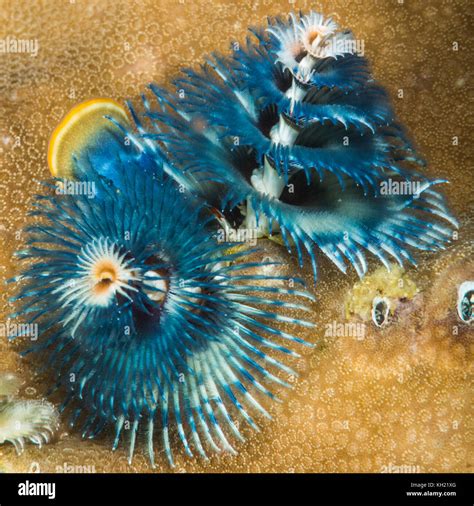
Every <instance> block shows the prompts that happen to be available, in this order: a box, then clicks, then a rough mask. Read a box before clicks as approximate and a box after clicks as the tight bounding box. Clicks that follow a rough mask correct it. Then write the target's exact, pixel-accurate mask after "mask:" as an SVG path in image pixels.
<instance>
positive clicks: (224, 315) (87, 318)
mask: <svg viewBox="0 0 474 506" xmlns="http://www.w3.org/2000/svg"><path fill="white" fill-rule="evenodd" d="M111 146H114V144H111ZM115 146H116V145H115ZM93 160H94V161H97V159H94V158H93ZM78 163H82V165H80V166H79V167H78V169H77V173H78V174H87V177H88V178H89V181H90V182H93V183H94V185H95V186H96V189H97V198H95V199H90V198H89V197H88V196H87V195H61V196H57V195H52V196H43V197H40V198H39V201H38V205H37V210H36V211H35V212H34V213H33V214H35V215H37V216H38V218H39V222H38V223H37V224H35V225H32V226H30V227H29V228H28V240H27V242H28V247H27V248H26V249H25V250H23V251H20V252H19V253H18V256H19V257H21V258H22V259H26V260H28V261H29V262H30V264H31V265H30V266H29V267H28V268H27V269H26V270H25V272H24V274H23V275H22V276H21V283H22V287H21V290H20V293H19V295H18V296H17V297H16V299H20V300H21V302H22V308H21V310H20V311H19V313H18V314H16V315H14V316H15V317H19V316H26V315H28V316H29V317H30V320H29V321H30V323H33V322H35V321H39V322H40V325H41V329H42V335H43V338H42V342H41V343H38V344H37V345H33V347H32V348H31V350H30V351H34V352H37V353H38V352H43V353H44V352H47V355H48V356H47V363H46V366H47V367H50V368H51V369H52V370H53V371H54V372H55V375H56V379H57V385H56V386H57V387H61V388H62V389H63V390H65V391H66V392H67V393H68V396H67V399H66V403H65V404H71V405H72V406H73V407H74V409H73V414H72V422H73V423H75V422H76V419H77V420H78V421H81V423H82V424H83V429H82V431H83V436H84V437H93V436H95V435H96V434H98V433H99V432H100V431H101V430H102V429H103V428H104V427H105V426H107V425H108V424H111V423H112V424H114V425H115V427H116V441H115V444H114V446H116V445H117V444H118V442H119V438H120V434H121V432H122V430H123V427H124V426H127V425H130V459H131V457H132V455H133V451H134V445H135V438H136V432H137V430H138V427H139V423H140V422H143V425H145V428H146V433H147V441H148V452H149V456H150V460H151V462H152V463H153V462H154V451H153V429H154V426H155V424H156V423H158V422H159V424H160V427H161V434H162V439H163V447H164V449H165V451H166V455H167V457H168V460H169V461H170V462H171V463H173V457H172V450H171V444H170V436H169V431H170V427H172V430H173V431H176V432H177V434H178V437H179V439H180V440H181V442H182V444H183V445H184V448H185V451H186V452H187V453H188V454H189V455H192V452H193V451H197V452H198V453H200V454H201V455H203V456H204V457H206V456H207V453H208V452H209V451H212V450H214V451H221V450H227V451H230V452H235V450H234V448H233V446H232V443H231V441H230V440H229V437H230V436H229V432H230V434H231V435H233V436H234V437H235V438H237V439H243V436H242V434H241V431H240V430H239V429H238V423H237V421H236V420H238V419H242V420H244V421H246V422H247V423H248V424H249V425H250V426H251V427H253V428H257V423H256V421H255V420H254V415H252V414H251V410H254V411H256V412H259V413H260V414H262V415H264V416H267V417H268V416H269V415H268V412H267V411H266V409H265V407H264V406H263V403H262V400H261V399H259V396H261V395H263V396H267V397H270V398H274V394H273V393H272V392H271V391H270V386H271V384H274V385H286V386H289V384H288V382H287V381H285V380H284V379H282V376H281V374H280V375H279V374H278V371H280V372H283V373H284V374H285V375H286V376H287V375H289V374H294V371H292V369H291V368H289V367H287V366H286V365H285V364H284V363H283V362H282V361H280V359H279V358H278V357H275V356H273V355H275V354H276V355H281V356H285V355H294V356H296V353H295V352H294V351H292V350H290V349H289V348H288V347H287V345H286V343H295V342H297V343H300V344H305V343H304V341H302V340H301V339H299V338H296V337H294V336H293V335H291V334H289V333H288V332H286V331H284V330H281V329H280V328H279V327H280V326H281V325H285V324H290V325H299V326H301V325H303V326H309V327H310V326H312V324H311V323H308V322H306V321H304V320H299V319H295V318H291V317H288V316H284V315H283V314H280V311H279V310H280V309H282V308H286V309H288V308H293V309H296V310H303V311H304V310H306V306H304V305H302V304H301V303H300V302H298V301H297V302H294V303H292V302H290V301H286V302H284V301H283V300H282V298H283V297H284V296H288V297H289V298H293V297H294V298H297V299H312V296H311V295H310V294H308V293H307V292H305V291H304V290H298V289H290V288H283V287H282V286H281V285H280V286H273V285H274V284H275V283H273V282H272V277H271V276H264V275H261V274H258V273H255V267H258V265H255V264H249V263H246V262H245V261H244V260H243V256H244V255H245V253H243V252H241V253H233V254H230V253H229V252H228V249H229V245H228V244H225V243H224V244H219V243H217V242H216V238H215V237H214V236H213V234H211V233H209V230H208V228H207V227H208V226H209V220H211V219H213V217H212V215H211V214H209V213H206V211H205V209H203V207H202V205H200V204H197V203H196V202H195V200H194V199H193V198H192V197H190V196H186V195H183V194H182V193H181V192H180V190H179V187H178V186H177V185H176V184H175V182H174V181H173V180H172V179H170V178H169V177H168V176H166V175H165V174H161V175H160V176H159V175H157V174H156V172H153V171H150V170H148V168H147V163H146V157H144V156H143V155H137V154H136V153H133V154H132V152H131V151H130V154H128V155H127V150H126V149H125V148H124V147H123V146H122V148H121V151H120V156H118V157H117V158H116V159H115V162H114V179H115V182H112V181H111V180H110V179H108V178H106V177H105V176H101V175H100V174H98V173H97V172H96V171H95V170H94V167H93V166H84V163H86V162H85V158H84V159H83V160H82V162H78ZM18 281H20V280H18ZM279 281H280V282H281V279H279ZM296 282H297V283H298V281H297V280H296Z"/></svg>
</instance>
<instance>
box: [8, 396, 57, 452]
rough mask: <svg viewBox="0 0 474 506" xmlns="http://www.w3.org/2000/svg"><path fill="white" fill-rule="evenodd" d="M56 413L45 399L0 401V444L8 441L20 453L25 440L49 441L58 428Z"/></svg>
mask: <svg viewBox="0 0 474 506" xmlns="http://www.w3.org/2000/svg"><path fill="white" fill-rule="evenodd" d="M58 426H59V421H58V413H57V412H56V409H55V407H54V406H53V405H52V404H51V403H49V402H45V401H36V400H16V401H3V402H2V401H0V444H2V443H5V442H9V443H12V444H13V445H14V446H15V449H16V451H17V452H18V453H22V452H23V450H24V448H25V443H26V442H28V441H29V442H31V443H34V444H36V445H38V446H40V447H41V446H42V445H43V444H46V443H49V442H50V441H51V439H52V437H53V435H54V433H55V432H56V430H57V429H58Z"/></svg>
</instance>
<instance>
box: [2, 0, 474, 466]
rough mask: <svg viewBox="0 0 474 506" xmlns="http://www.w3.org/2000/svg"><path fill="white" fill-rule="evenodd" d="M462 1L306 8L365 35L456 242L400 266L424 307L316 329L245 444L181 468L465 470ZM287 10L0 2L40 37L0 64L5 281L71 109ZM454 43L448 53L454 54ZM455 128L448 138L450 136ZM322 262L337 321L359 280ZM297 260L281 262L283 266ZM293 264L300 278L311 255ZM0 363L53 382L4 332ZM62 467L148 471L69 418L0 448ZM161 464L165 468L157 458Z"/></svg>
mask: <svg viewBox="0 0 474 506" xmlns="http://www.w3.org/2000/svg"><path fill="white" fill-rule="evenodd" d="M303 7H304V6H303ZM468 8H469V2H467V1H461V0H459V1H455V2H452V1H448V0H442V1H440V2H419V3H416V2H403V3H397V2H393V3H390V4H389V3H383V4H381V3H380V2H376V1H370V0H368V1H364V2H359V1H354V2H350V3H348V2H346V1H345V0H340V1H339V0H336V1H333V2H331V3H330V5H329V4H327V3H326V2H322V3H321V7H320V8H319V7H318V10H321V11H325V12H337V13H338V17H336V18H335V19H337V20H338V21H340V24H341V25H342V26H351V27H353V28H354V29H355V30H356V33H357V37H358V38H361V39H364V40H365V49H366V53H367V56H368V57H369V58H370V61H371V64H372V68H373V73H374V75H375V76H376V77H377V79H378V80H380V82H383V84H384V85H385V86H386V87H387V90H388V92H389V94H390V96H391V97H392V98H393V99H394V101H395V103H394V106H395V109H396V111H397V115H398V117H399V118H400V119H401V120H402V121H403V122H404V123H405V124H407V126H408V127H409V130H410V132H411V133H412V134H413V137H414V138H415V139H416V140H417V144H418V145H419V146H420V148H421V149H422V152H423V154H424V155H425V156H426V158H427V159H428V160H429V166H428V169H427V174H429V175H431V176H432V177H433V176H434V175H435V174H436V175H437V176H439V175H441V174H442V175H443V176H445V177H447V178H448V179H449V180H450V181H451V183H452V184H451V185H449V186H446V187H445V189H444V191H445V192H446V193H447V195H448V197H449V200H450V203H451V204H452V206H453V211H454V214H455V215H456V216H457V217H459V218H460V222H461V232H460V234H459V237H458V239H457V241H456V242H457V244H456V246H455V249H454V250H450V251H448V252H446V253H445V254H443V256H442V257H441V258H440V259H439V260H438V261H436V262H435V259H434V257H433V256H426V255H423V254H422V255H421V256H418V257H417V258H418V259H419V260H420V264H419V268H418V270H417V271H413V270H410V276H411V278H412V279H414V281H415V282H416V286H417V287H419V289H420V291H421V293H422V294H423V296H424V298H425V300H426V301H428V304H427V305H426V307H425V308H424V309H423V310H419V311H418V312H417V313H415V315H414V316H413V318H410V319H409V322H410V326H408V325H407V324H406V322H405V323H401V324H400V325H396V326H393V325H391V326H387V327H386V328H385V329H383V331H382V332H383V334H380V332H378V331H376V330H375V329H372V328H371V327H370V328H371V329H372V330H371V331H370V338H368V339H364V340H356V339H350V338H349V339H347V338H334V339H326V340H325V341H324V342H323V347H322V348H317V349H314V350H311V351H310V350H308V351H307V352H306V353H305V358H304V359H300V360H291V361H290V362H292V364H293V365H294V367H295V368H296V369H297V371H299V372H300V375H301V377H300V380H299V382H298V383H297V385H296V388H295V389H294V390H293V391H292V392H290V393H288V394H286V393H284V392H283V393H281V396H282V397H284V398H285V399H286V400H287V402H285V403H284V404H281V405H273V406H271V407H270V412H271V414H272V415H273V416H274V417H277V419H278V424H273V425H272V427H271V429H269V430H265V431H263V432H261V433H260V434H254V435H251V434H250V433H248V435H249V442H248V444H246V445H244V446H243V447H242V449H241V452H240V454H239V455H238V456H236V457H232V458H230V457H226V456H221V457H219V458H216V457H213V458H211V460H210V462H208V463H203V462H202V461H199V460H197V459H196V460H191V459H186V458H185V456H184V455H177V456H176V466H177V470H178V471H187V472H200V471H218V472H220V471H263V472H265V471H283V472H288V471H296V472H303V471H316V472H319V471H322V472H324V471H326V472H328V471H369V472H380V471H381V470H383V469H389V466H390V464H392V469H393V468H394V466H395V467H396V466H397V465H405V466H407V465H408V466H413V467H414V468H418V469H419V470H421V471H428V472H431V471H438V472H439V471H467V470H469V469H470V466H472V462H471V461H470V455H472V452H469V451H468V448H469V447H470V446H472V434H473V432H472V417H469V416H468V414H469V402H468V401H469V391H470V389H471V388H472V342H470V340H469V333H468V332H467V327H466V326H464V327H462V326H461V325H460V324H459V321H458V320H457V319H456V315H455V311H454V312H453V307H454V306H455V304H456V291H457V286H458V285H459V284H460V283H461V282H462V281H464V280H465V279H466V277H469V276H471V279H472V271H469V265H472V262H471V263H470V260H469V259H470V258H472V249H470V248H468V247H467V242H468V240H469V237H472V226H471V225H472V224H470V221H469V216H468V213H467V206H466V202H469V199H470V198H471V189H470V187H469V185H467V184H466V181H468V180H469V177H470V173H469V170H468V168H469V167H470V164H469V163H468V162H469V159H470V158H472V143H466V142H464V141H465V139H464V137H463V135H462V133H461V130H460V125H462V124H466V123H469V122H470V121H472V112H471V110H470V109H469V108H467V107H466V106H465V104H466V100H467V95H468V88H467V86H466V83H467V81H468V72H469V69H468V66H467V65H466V62H468V61H470V60H472V55H471V53H472V47H474V46H473V45H472V43H471V42H470V37H471V31H470V24H469V20H468V17H467V15H466V13H467V12H468ZM287 11H288V2H287V1H286V0H285V1H283V0H281V1H272V2H270V1H267V0H263V1H262V2H258V3H256V2H254V3H252V2H247V3H237V2H236V3H232V2H219V1H215V2H207V1H200V0H198V1H195V2H188V1H186V0H184V1H183V2H181V1H180V2H171V3H169V2H163V3H156V2H147V1H144V2H142V3H141V8H140V9H135V8H132V7H131V6H130V4H129V3H128V2H120V1H119V2H108V1H104V2H88V3H87V6H86V5H85V4H84V3H83V2H81V1H76V2H66V4H65V5H64V6H61V8H58V7H57V6H56V5H54V6H53V5H51V3H49V2H42V1H36V0H34V1H32V2H28V3H27V4H26V2H15V3H14V2H10V3H9V4H8V5H6V6H4V8H3V9H1V10H0V16H4V18H3V19H2V28H4V30H5V33H8V34H17V36H18V37H20V36H23V37H25V38H28V37H38V39H39V42H40V51H39V53H38V56H37V57H36V58H32V57H30V56H29V55H27V54H18V55H3V56H4V57H3V58H2V59H1V60H0V68H1V71H0V89H1V96H0V117H1V118H2V120H3V123H0V131H1V143H0V157H1V162H2V164H1V166H0V174H1V188H2V196H3V198H2V199H0V209H1V211H2V212H1V215H0V234H1V236H2V240H3V248H2V251H1V252H0V256H1V259H2V262H1V266H0V272H1V274H2V278H8V277H11V276H12V275H14V273H15V272H16V269H17V262H16V260H12V252H13V251H15V250H17V249H18V247H19V243H21V241H22V235H21V234H20V232H19V231H20V229H21V228H22V226H23V224H24V221H25V213H26V211H27V210H29V209H30V208H31V199H32V195H34V194H35V193H37V191H38V188H39V187H38V184H37V181H38V180H44V179H45V178H46V177H47V176H48V169H47V164H46V156H45V153H46V148H47V142H48V139H49V136H50V134H51V132H52V130H53V129H54V127H55V126H56V125H57V123H58V122H59V120H60V119H61V117H62V116H63V115H64V114H65V113H66V112H67V111H68V110H69V109H70V108H71V107H72V106H73V105H74V104H76V103H78V102H80V101H83V100H86V99H88V98H91V97H96V96H111V97H113V98H115V99H117V100H123V99H125V98H126V97H131V96H134V95H136V94H138V93H139V92H141V91H142V89H143V84H144V83H146V82H150V81H157V82H158V83H160V84H161V83H165V82H167V81H168V79H170V78H171V77H172V76H175V75H176V73H177V71H178V70H179V69H180V68H181V67H182V66H183V65H185V66H193V65H195V64H196V63H197V62H199V61H202V55H203V54H206V53H210V52H211V51H213V50H215V49H216V48H224V47H226V45H227V43H228V40H229V37H230V38H232V39H236V40H242V37H244V36H245V31H246V30H247V26H251V25H257V24H261V23H262V22H264V20H265V17H266V16H267V15H279V14H281V13H282V12H287ZM200 19H205V20H206V23H205V29H204V25H203V24H201V23H198V22H196V20H200ZM454 42H456V43H457V44H458V46H459V48H460V49H459V51H454V50H453V43H454ZM447 89H449V90H450V92H449V93H446V90H447ZM455 136H457V138H458V141H459V142H458V144H453V142H454V141H453V137H455ZM265 247H266V249H267V250H268V253H266V254H265V256H266V257H268V256H272V258H274V259H277V258H279V259H280V260H282V261H285V262H287V261H288V257H287V256H284V255H282V251H281V249H279V248H277V246H276V245H274V244H271V243H268V245H266V246H265ZM257 259H258V260H261V257H257ZM320 263H321V265H320V271H324V276H322V277H321V279H320V282H319V284H318V285H317V289H316V295H317V296H318V313H317V320H316V321H317V323H318V325H321V329H323V330H324V328H325V325H327V324H328V323H331V322H333V321H334V320H336V321H337V322H341V321H344V320H343V319H342V315H343V314H344V313H343V311H344V307H343V302H344V300H345V298H346V296H347V294H348V293H350V290H351V287H352V284H353V283H354V281H355V278H354V276H353V275H352V274H351V273H350V272H349V276H348V277H347V278H341V276H340V275H338V273H337V272H335V271H334V270H333V269H331V266H330V265H329V264H328V263H326V262H325V261H324V259H323V258H322V259H321V260H320ZM294 268H295V265H293V264H290V266H289V267H288V268H287V267H284V268H282V269H283V271H284V272H285V273H286V274H288V275H291V274H292V273H294ZM289 269H291V270H289ZM303 274H304V276H305V277H306V278H307V279H308V280H310V279H311V277H312V274H311V273H310V272H308V269H307V266H306V267H305V268H304V270H303ZM12 294H13V289H12V287H11V286H10V287H8V286H7V287H6V289H5V290H4V291H2V293H1V294H0V300H1V301H2V321H4V320H5V319H6V315H7V314H8V313H9V311H10V309H9V303H8V298H9V296H11V295H12ZM329 294H330V295H329ZM454 328H457V330H458V334H457V335H453V329H454ZM407 329H408V330H409V331H408V332H407ZM312 334H313V332H306V331H304V330H303V331H302V332H301V333H300V336H301V337H303V336H305V335H306V337H307V338H308V339H312ZM417 335H419V338H418V339H417V337H416V336H417ZM0 370H2V371H17V373H18V374H19V375H20V376H21V378H22V380H23V381H24V382H25V383H26V388H25V390H24V395H25V396H27V397H32V396H36V395H37V393H38V391H39V392H40V393H42V394H44V392H45V391H46V388H47V386H46V385H48V383H49V381H50V380H49V379H48V378H46V377H43V376H37V375H36V373H35V370H34V368H33V366H32V364H31V363H30V362H29V361H25V360H21V359H20V358H19V356H18V353H17V351H16V348H15V346H14V345H12V344H11V343H7V342H6V341H5V340H2V341H0ZM288 381H292V378H291V377H289V378H288ZM244 433H245V429H244ZM176 442H177V440H176ZM64 462H67V463H68V464H70V465H76V466H82V465H90V464H94V466H95V468H96V470H97V471H98V472H103V471H108V472H116V471H122V472H140V471H148V470H149V464H148V462H147V459H146V458H145V456H142V454H141V453H140V452H139V453H137V454H136V457H135V459H134V461H133V464H132V465H131V466H129V465H128V464H127V456H126V455H125V454H124V453H121V452H117V453H115V454H113V455H112V454H111V453H110V451H109V449H108V447H107V445H104V444H103V442H102V441H97V440H95V441H81V440H80V437H79V435H78V434H77V432H71V433H70V434H68V433H67V432H66V428H65V427H64V428H63V432H62V434H61V437H60V439H59V441H58V442H56V444H55V445H53V446H46V447H44V448H43V449H41V450H40V449H37V448H35V447H31V449H29V451H28V452H25V453H24V454H23V455H22V456H20V457H16V453H15V450H14V448H13V447H12V446H11V445H2V446H0V469H2V470H8V471H28V470H31V469H32V468H35V469H37V468H38V467H39V468H40V469H41V470H42V471H50V472H54V471H55V470H56V468H57V466H58V465H59V466H62V465H63V464H64ZM157 466H158V468H159V470H162V471H166V470H168V465H167V463H166V460H165V459H161V460H160V461H158V462H157Z"/></svg>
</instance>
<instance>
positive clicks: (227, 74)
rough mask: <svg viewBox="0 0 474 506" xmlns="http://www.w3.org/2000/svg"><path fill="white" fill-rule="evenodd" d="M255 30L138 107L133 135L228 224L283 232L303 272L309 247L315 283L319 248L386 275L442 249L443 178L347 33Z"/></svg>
mask: <svg viewBox="0 0 474 506" xmlns="http://www.w3.org/2000/svg"><path fill="white" fill-rule="evenodd" d="M252 32H253V34H254V37H253V38H250V37H249V38H248V39H247V42H246V44H245V45H238V44H237V45H235V46H234V50H233V52H232V54H231V55H229V56H220V55H216V54H214V55H213V56H212V57H211V58H209V59H208V60H207V63H206V64H205V65H203V66H201V68H200V69H199V70H192V69H188V70H185V71H184V76H183V77H181V78H179V79H177V80H176V81H175V83H174V84H175V87H176V90H175V92H172V91H167V90H163V89H159V88H158V87H156V86H154V85H152V86H151V90H152V92H153V94H154V100H149V99H148V98H144V108H145V116H147V117H148V118H149V119H151V122H152V128H150V127H148V126H147V123H145V122H143V124H141V122H140V121H139V122H138V126H139V128H140V131H141V133H142V134H143V135H144V136H146V137H148V138H150V139H154V140H155V141H156V143H157V146H159V147H160V149H161V151H162V152H163V156H164V157H165V159H166V162H167V163H166V165H167V166H168V167H171V169H169V171H170V173H175V174H176V173H180V174H181V175H182V176H183V177H185V178H187V181H188V183H187V184H188V185H189V186H190V187H192V188H193V189H194V190H196V191H198V192H199V193H200V194H201V195H202V197H203V199H204V200H206V201H207V202H208V203H210V204H211V205H214V206H215V207H217V208H218V209H219V210H220V211H221V212H222V213H223V214H224V215H226V216H227V219H228V220H229V222H230V223H231V225H232V226H238V227H243V228H256V229H258V233H259V236H265V235H269V234H275V233H281V236H282V239H283V240H284V241H285V243H286V245H287V247H288V249H290V250H296V252H297V254H298V257H299V259H300V263H301V262H302V261H303V255H302V250H303V249H306V250H307V252H308V254H309V256H310V258H311V261H312V266H313V270H314V274H315V277H316V271H317V259H316V251H317V250H320V251H322V252H323V253H324V254H325V255H326V256H328V257H329V258H330V259H331V260H332V261H333V262H334V263H335V264H336V265H337V266H338V267H339V268H340V269H341V270H342V271H345V270H346V268H347V264H349V265H352V266H353V267H354V268H355V269H356V271H357V273H358V274H359V275H360V276H362V275H363V274H364V273H365V272H366V270H367V260H366V253H367V252H368V253H370V254H372V255H373V256H374V257H376V258H377V259H378V260H380V261H381V262H382V263H384V264H385V265H386V266H388V265H389V262H390V261H391V260H396V261H397V262H398V263H399V264H403V263H404V262H411V263H414V259H413V258H412V255H411V252H410V249H412V248H414V249H420V250H436V249H439V248H444V247H445V245H446V244H447V243H448V242H449V240H450V238H451V235H452V228H453V227H456V226H457V225H456V221H455V219H454V218H453V217H452V216H451V215H450V214H449V212H448V210H447V208H446V203H445V201H444V199H443V197H442V195H441V194H440V193H439V192H438V190H437V185H438V184H439V183H441V182H443V180H441V179H440V180H438V179H436V180H432V179H429V178H428V177H427V175H426V174H425V173H424V172H423V171H422V169H423V167H424V165H425V162H424V160H423V159H422V158H421V157H420V156H419V155H418V154H417V153H416V150H415V149H414V147H413V146H412V144H411V142H410V140H409V139H408V136H407V134H406V133H405V131H404V128H403V127H402V126H401V125H400V124H399V123H398V122H397V120H396V118H395V114H394V111H393V109H392V106H391V105H390V101H389V98H388V95H387V93H386V91H385V90H384V89H383V88H382V87H381V86H380V85H379V84H377V83H376V82H375V80H374V78H373V77H372V75H371V73H370V69H369V66H368V62H367V60H366V59H365V58H364V56H363V55H361V54H359V52H360V51H359V47H358V44H357V40H356V39H355V38H354V36H353V35H352V34H351V33H350V32H348V31H341V30H340V29H339V27H338V25H337V24H336V23H335V22H334V21H333V20H331V19H329V18H327V19H326V18H324V17H323V16H321V15H319V14H315V13H311V14H309V15H299V16H295V15H291V16H290V17H289V19H288V20H284V19H279V18H278V19H270V20H269V24H268V27H267V28H266V29H254V30H252ZM443 222H444V223H443Z"/></svg>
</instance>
